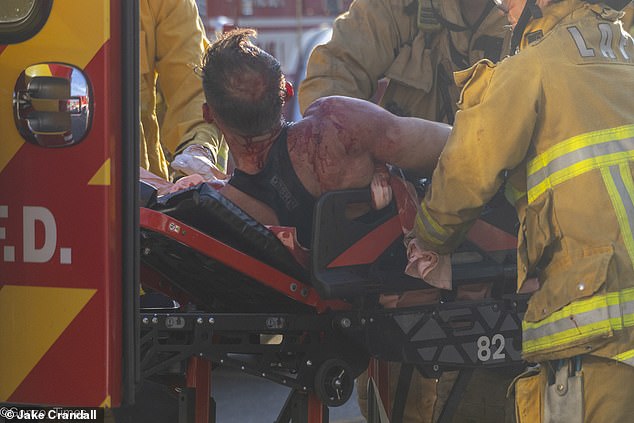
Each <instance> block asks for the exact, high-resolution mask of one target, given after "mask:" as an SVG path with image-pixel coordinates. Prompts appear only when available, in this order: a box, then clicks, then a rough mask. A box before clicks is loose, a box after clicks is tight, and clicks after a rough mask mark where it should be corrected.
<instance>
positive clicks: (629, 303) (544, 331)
mask: <svg viewBox="0 0 634 423" xmlns="http://www.w3.org/2000/svg"><path fill="white" fill-rule="evenodd" d="M633 326H634V288H628V289H625V290H623V291H620V292H609V293H607V294H600V295H594V296H593V297H591V298H588V299H584V300H579V301H575V302H573V303H571V304H569V305H567V306H566V307H564V308H562V309H561V310H558V311H556V312H554V313H553V314H551V315H550V316H548V317H547V318H545V319H543V320H540V321H539V322H527V321H523V322H522V338H523V342H522V349H523V351H524V352H526V353H531V352H536V351H540V350H543V349H547V348H552V347H559V346H562V345H565V344H567V343H571V342H575V341H580V340H583V339H585V338H590V337H593V336H596V335H601V334H607V333H609V332H611V331H614V330H622V329H624V328H626V327H633Z"/></svg>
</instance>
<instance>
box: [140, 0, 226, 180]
mask: <svg viewBox="0 0 634 423" xmlns="http://www.w3.org/2000/svg"><path fill="white" fill-rule="evenodd" d="M152 7H153V8H154V10H153V14H154V18H155V23H156V44H157V45H156V52H157V53H156V56H157V57H156V68H157V69H156V70H157V72H158V75H159V79H158V80H159V86H160V89H161V92H162V93H163V96H164V98H165V102H166V104H167V111H166V114H165V119H164V121H163V124H162V126H161V140H162V143H163V145H164V146H165V147H166V148H167V149H168V150H169V151H170V152H171V153H172V154H178V153H181V152H182V151H183V150H185V149H186V148H187V147H189V146H190V145H199V146H204V147H205V148H207V149H208V151H209V153H210V154H209V157H210V158H211V160H212V161H213V163H214V164H215V166H216V167H217V168H218V170H221V171H224V170H225V169H224V167H225V164H226V155H227V147H226V144H225V143H224V141H223V138H222V133H221V132H220V130H219V129H218V128H217V127H216V126H215V125H213V124H210V123H207V122H205V121H204V119H203V116H202V105H203V103H204V101H205V99H204V94H203V90H202V82H201V80H200V78H199V77H198V75H196V73H195V71H194V68H195V66H197V65H200V62H201V58H202V55H203V53H204V51H205V47H206V45H208V41H207V39H206V37H205V29H204V27H203V24H202V21H201V19H200V17H199V16H198V10H197V8H196V4H195V2H194V1H193V0H186V1H183V0H163V1H160V2H153V3H152Z"/></svg>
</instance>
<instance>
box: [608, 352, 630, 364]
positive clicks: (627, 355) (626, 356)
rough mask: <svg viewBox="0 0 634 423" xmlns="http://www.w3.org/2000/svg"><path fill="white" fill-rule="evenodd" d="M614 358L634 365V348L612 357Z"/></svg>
mask: <svg viewBox="0 0 634 423" xmlns="http://www.w3.org/2000/svg"><path fill="white" fill-rule="evenodd" d="M612 359H613V360H616V361H620V362H621V363H625V364H629V365H630V366H634V350H629V351H625V352H622V353H620V354H617V355H615V356H614V357H612Z"/></svg>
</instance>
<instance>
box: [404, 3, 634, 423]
mask: <svg viewBox="0 0 634 423" xmlns="http://www.w3.org/2000/svg"><path fill="white" fill-rule="evenodd" d="M495 1H496V3H497V4H498V5H499V7H500V8H501V9H502V10H503V11H504V12H505V13H506V14H507V17H508V20H509V22H510V23H511V25H512V26H514V30H513V37H512V42H511V49H512V51H514V52H515V51H517V53H516V54H515V55H514V56H511V57H509V58H506V59H505V60H503V61H501V62H500V63H498V64H497V65H496V64H494V63H492V62H490V61H481V62H479V63H477V64H476V65H474V66H473V67H472V68H470V69H468V70H466V71H464V72H461V73H459V74H456V80H457V82H458V83H459V84H460V85H461V86H462V87H463V91H462V94H461V97H460V103H459V107H460V111H459V112H458V113H457V114H456V121H455V123H454V127H453V130H452V133H451V135H450V137H449V140H448V142H447V145H446V147H445V149H444V150H443V152H442V154H441V156H440V159H439V163H438V166H437V167H436V170H435V171H434V173H433V176H432V182H431V188H430V189H429V190H428V192H427V193H426V196H425V198H424V200H423V201H422V204H421V210H420V212H419V215H418V217H417V220H416V226H415V235H416V242H418V243H419V245H420V247H422V248H427V249H431V250H434V251H437V252H439V253H449V252H451V251H452V250H453V249H455V248H456V247H457V246H458V244H460V242H461V240H462V239H463V238H464V234H465V232H466V231H467V230H468V228H469V227H470V225H471V224H472V223H473V222H474V221H475V220H476V218H477V217H478V215H479V214H480V211H481V210H482V208H483V206H484V205H485V204H486V203H487V202H488V201H489V200H490V199H491V198H492V197H493V195H494V194H495V193H496V192H497V191H498V189H500V187H501V186H502V185H503V184H505V189H506V193H507V197H508V198H509V200H511V201H512V202H513V203H514V204H515V207H516V209H517V213H518V218H519V222H520V225H519V231H518V252H517V260H518V266H517V267H518V289H522V288H523V287H525V286H526V284H527V282H528V281H529V280H531V279H532V278H537V281H538V287H536V290H535V291H534V293H533V294H532V296H531V299H530V301H529V303H528V309H527V311H526V313H525V315H524V318H523V345H522V349H523V355H524V358H525V359H526V360H528V361H529V362H533V363H537V365H536V366H535V368H534V369H532V370H531V371H530V372H527V373H526V374H525V375H523V377H521V378H519V379H518V380H517V382H516V384H515V399H516V411H517V417H518V419H519V421H520V423H521V422H540V421H545V422H570V423H572V422H612V423H614V422H630V421H632V415H634V414H633V413H634V368H633V367H632V366H634V318H633V316H634V265H633V263H634V235H633V232H632V228H633V227H634V178H633V176H634V175H633V171H632V169H634V167H633V166H634V161H633V160H634V143H633V142H632V140H633V139H634V97H632V93H631V86H632V81H634V41H633V39H632V37H631V36H630V35H629V34H628V33H626V32H624V31H622V30H621V23H620V22H619V20H618V18H619V17H620V16H621V12H620V11H618V10H615V9H620V8H622V6H623V5H624V3H628V2H629V1H620V4H619V1H618V0H605V2H606V3H608V2H610V4H611V5H612V7H609V6H607V5H606V3H598V2H595V1H589V0H588V1H585V0H537V1H536V0H495ZM533 280H534V279H533ZM479 348H481V349H486V348H487V346H486V343H485V342H483V343H482V344H481V345H479ZM483 355H486V351H483Z"/></svg>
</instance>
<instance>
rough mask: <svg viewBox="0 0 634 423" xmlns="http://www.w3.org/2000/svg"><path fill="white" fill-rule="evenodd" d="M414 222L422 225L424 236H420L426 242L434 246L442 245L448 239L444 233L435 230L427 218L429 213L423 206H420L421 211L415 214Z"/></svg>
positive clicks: (429, 218)
mask: <svg viewBox="0 0 634 423" xmlns="http://www.w3.org/2000/svg"><path fill="white" fill-rule="evenodd" d="M417 217H418V218H417V219H416V221H417V222H418V223H420V224H422V225H423V228H424V232H425V233H424V234H420V233H419V235H420V236H422V237H423V238H425V240H426V241H429V242H432V243H434V244H438V245H442V244H444V242H445V241H446V240H447V239H448V238H449V236H448V235H447V234H445V233H441V232H439V231H438V230H436V227H435V225H434V223H433V222H432V221H431V216H429V212H428V211H427V208H426V207H425V204H423V205H422V207H421V209H420V210H419V212H418V214H417Z"/></svg>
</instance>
